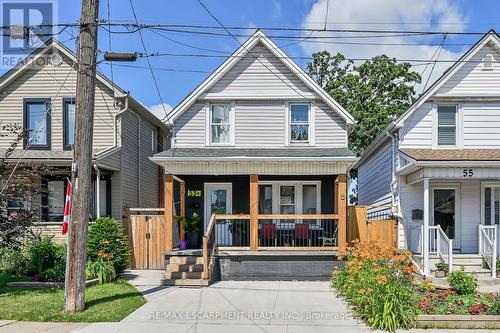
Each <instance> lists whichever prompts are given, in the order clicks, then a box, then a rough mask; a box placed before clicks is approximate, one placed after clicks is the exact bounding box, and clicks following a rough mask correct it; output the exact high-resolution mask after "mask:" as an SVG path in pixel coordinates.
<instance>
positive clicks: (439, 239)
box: [429, 225, 453, 273]
mask: <svg viewBox="0 0 500 333" xmlns="http://www.w3.org/2000/svg"><path fill="white" fill-rule="evenodd" d="M434 230H435V233H436V235H435V246H436V251H432V252H431V250H432V249H431V240H432V239H433V237H432V236H433V235H432V232H433V231H434ZM429 233H430V235H429V240H430V241H429V253H435V254H437V255H438V256H439V257H440V258H441V260H442V261H443V262H446V264H447V265H448V272H449V273H451V271H452V269H453V239H450V238H448V236H447V235H446V233H445V232H444V231H443V229H442V228H441V226H440V225H434V226H429ZM443 243H444V244H446V245H447V249H446V250H447V251H446V255H447V256H448V260H447V259H446V255H445V253H443V251H442V250H441V245H442V244H443Z"/></svg>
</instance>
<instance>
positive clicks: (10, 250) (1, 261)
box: [0, 247, 28, 275]
mask: <svg viewBox="0 0 500 333" xmlns="http://www.w3.org/2000/svg"><path fill="white" fill-rule="evenodd" d="M1 271H3V272H6V273H9V274H15V275H26V274H27V272H28V260H27V258H26V253H25V252H24V251H23V249H22V248H20V247H4V248H1V249H0V272H1Z"/></svg>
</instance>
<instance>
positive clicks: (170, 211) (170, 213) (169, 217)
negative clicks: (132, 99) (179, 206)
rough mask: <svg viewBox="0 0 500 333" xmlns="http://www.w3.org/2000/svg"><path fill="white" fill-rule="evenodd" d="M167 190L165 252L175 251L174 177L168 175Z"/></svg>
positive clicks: (165, 186) (165, 183)
mask: <svg viewBox="0 0 500 333" xmlns="http://www.w3.org/2000/svg"><path fill="white" fill-rule="evenodd" d="M164 188H165V242H166V244H165V250H166V251H172V250H173V249H174V200H173V196H174V176H173V175H172V174H166V175H165V180H164Z"/></svg>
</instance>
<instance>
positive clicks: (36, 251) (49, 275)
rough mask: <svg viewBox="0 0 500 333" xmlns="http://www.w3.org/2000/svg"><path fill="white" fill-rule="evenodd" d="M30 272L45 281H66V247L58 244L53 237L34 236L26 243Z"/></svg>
mask: <svg viewBox="0 0 500 333" xmlns="http://www.w3.org/2000/svg"><path fill="white" fill-rule="evenodd" d="M26 256H27V261H28V274H30V275H34V276H37V275H39V276H40V278H41V279H42V280H44V281H57V282H61V281H64V275H65V267H66V247H65V246H64V245H62V244H56V243H54V241H53V240H52V238H51V237H47V236H45V237H43V236H41V237H34V238H31V239H30V240H28V242H27V243H26Z"/></svg>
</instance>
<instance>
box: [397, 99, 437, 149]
mask: <svg viewBox="0 0 500 333" xmlns="http://www.w3.org/2000/svg"><path fill="white" fill-rule="evenodd" d="M399 133H400V141H401V142H400V147H401V148H432V103H424V104H423V105H422V106H421V107H419V108H418V109H417V110H416V111H415V113H413V114H412V115H410V116H409V117H408V119H407V120H406V121H405V124H404V126H403V128H401V129H400V130H399Z"/></svg>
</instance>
